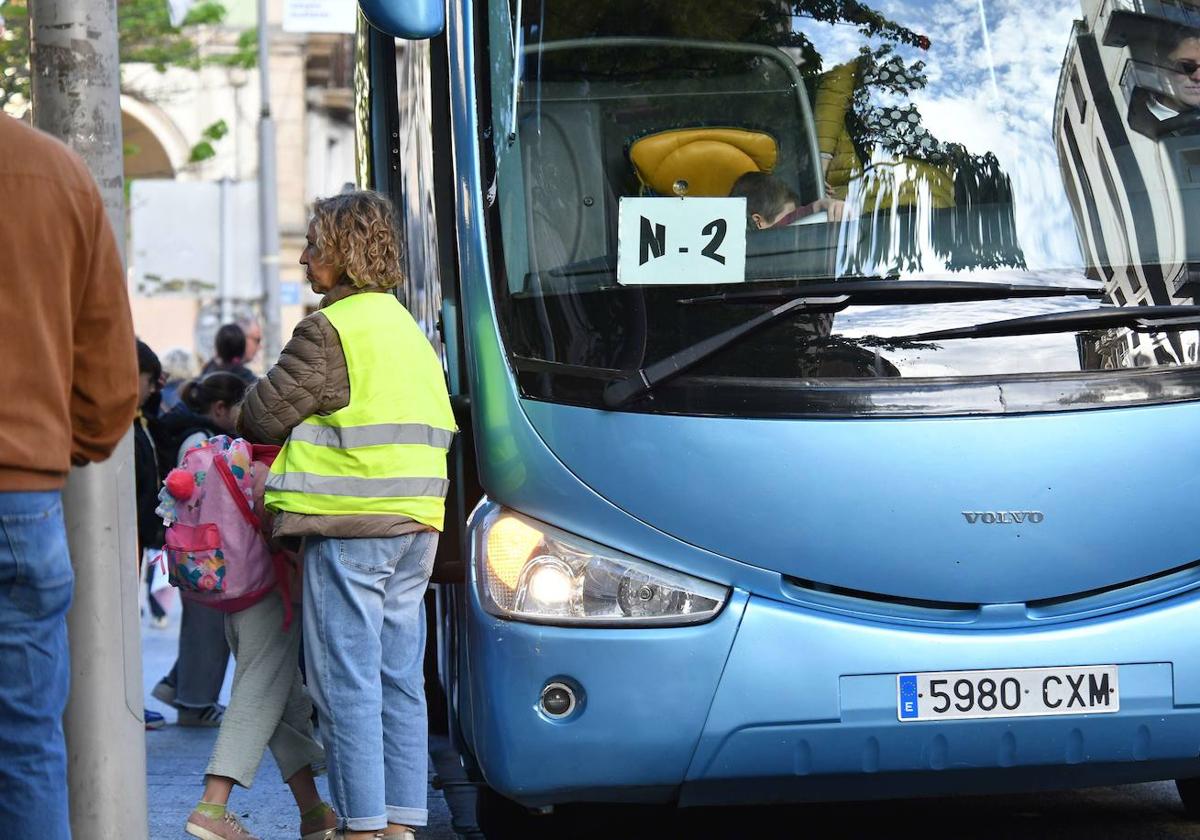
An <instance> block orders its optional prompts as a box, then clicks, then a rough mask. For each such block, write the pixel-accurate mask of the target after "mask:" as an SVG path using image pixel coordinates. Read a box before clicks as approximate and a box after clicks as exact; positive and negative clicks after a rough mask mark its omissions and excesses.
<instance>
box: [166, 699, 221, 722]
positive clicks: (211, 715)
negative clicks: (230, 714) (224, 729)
mask: <svg viewBox="0 0 1200 840" xmlns="http://www.w3.org/2000/svg"><path fill="white" fill-rule="evenodd" d="M176 708H177V709H179V715H178V716H177V717H176V718H175V723H176V724H177V725H179V726H220V725H221V717H222V715H224V714H225V707H224V706H222V705H221V704H220V703H213V704H211V705H208V706H202V707H200V708H199V709H193V708H192V707H190V706H176Z"/></svg>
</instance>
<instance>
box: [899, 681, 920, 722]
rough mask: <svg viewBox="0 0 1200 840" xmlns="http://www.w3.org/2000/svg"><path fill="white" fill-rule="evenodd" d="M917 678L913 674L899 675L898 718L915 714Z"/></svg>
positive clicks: (913, 716) (904, 718)
mask: <svg viewBox="0 0 1200 840" xmlns="http://www.w3.org/2000/svg"><path fill="white" fill-rule="evenodd" d="M917 713H918V711H917V678H916V676H915V675H914V674H901V675H900V719H901V720H906V719H907V718H915V717H916V716H917Z"/></svg>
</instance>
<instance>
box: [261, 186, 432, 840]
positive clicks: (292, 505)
mask: <svg viewBox="0 0 1200 840" xmlns="http://www.w3.org/2000/svg"><path fill="white" fill-rule="evenodd" d="M394 212H395V211H394V210H393V208H392V205H391V203H390V202H389V201H388V200H387V199H386V198H384V197H382V196H380V195H378V194H376V193H372V192H365V191H358V192H350V193H343V194H340V195H337V196H334V197H332V198H326V199H322V200H319V201H317V202H316V205H315V207H314V211H313V218H312V222H311V223H310V224H309V228H308V244H307V246H306V247H305V249H304V252H303V254H302V255H301V257H300V263H301V264H302V265H304V266H305V276H306V278H307V280H308V282H309V284H310V286H311V287H312V289H313V291H314V292H317V293H318V294H322V295H324V299H323V300H322V308H321V309H320V310H319V311H317V312H315V313H313V314H312V315H309V316H308V317H307V318H305V319H303V320H302V321H301V322H300V323H299V324H298V325H297V327H296V330H295V332H294V333H293V335H292V338H291V340H290V341H289V342H288V345H287V347H286V348H284V350H283V353H282V355H281V356H280V358H279V361H278V363H277V364H276V365H275V366H274V367H273V368H271V370H270V371H269V372H268V373H267V375H266V377H265V378H263V379H261V380H259V382H258V383H257V384H256V385H255V386H254V387H253V388H252V389H251V390H250V392H249V393H248V394H247V396H246V400H245V402H244V403H243V407H242V414H241V416H240V418H239V428H240V429H241V431H242V435H243V437H248V438H250V439H252V440H255V441H256V442H261V443H282V444H283V449H282V451H281V452H280V454H279V457H278V458H276V460H275V463H274V465H273V466H272V468H271V474H270V476H269V477H268V479H267V492H266V504H267V507H268V508H269V509H271V510H273V511H274V512H275V514H276V515H275V525H274V535H275V537H276V538H294V537H304V538H305V542H304V545H305V548H304V587H303V588H304V612H303V615H304V655H305V663H306V669H305V672H306V675H307V677H308V683H309V688H310V690H311V691H312V695H313V701H314V703H315V704H316V706H317V708H318V710H319V712H320V720H321V728H322V740H323V741H324V744H325V751H326V755H327V762H328V766H329V789H330V792H331V794H332V798H333V805H334V807H335V808H336V809H337V812H338V814H339V815H341V820H342V825H343V828H342V829H341V830H339V831H338V832H337V833H336V834H335V835H334V836H335V837H337V838H371V837H383V836H386V837H407V838H410V840H411V838H412V837H413V828H415V827H420V826H424V825H426V824H427V823H428V810H427V807H428V803H427V801H426V790H427V778H426V774H427V769H428V751H427V738H428V734H427V731H426V730H427V720H426V708H425V693H424V674H423V668H422V666H423V662H424V651H425V618H424V595H425V590H426V588H427V586H428V583H429V576H430V573H431V571H432V568H433V558H434V553H435V551H436V549H437V541H438V534H439V532H440V531H441V529H442V525H443V519H444V515H445V494H446V489H447V487H448V482H447V479H446V451H447V449H448V448H449V446H450V442H451V440H452V439H453V436H454V432H455V424H454V417H453V414H452V413H451V410H450V401H449V397H448V396H447V393H446V382H445V375H444V373H443V370H442V364H441V361H440V360H439V359H438V356H437V354H436V353H435V352H434V350H433V347H432V346H430V344H429V341H428V339H427V338H426V337H425V334H424V333H423V332H422V331H421V329H420V327H418V326H417V324H416V322H415V321H414V320H413V318H412V316H411V315H409V313H408V311H407V310H406V309H405V308H404V306H403V305H401V303H400V302H399V301H398V300H397V299H396V297H395V294H394V293H393V289H394V287H395V286H396V285H397V284H398V283H399V282H400V280H401V275H400V262H399V253H400V246H399V242H398V237H397V231H396V226H395V216H394ZM383 476H386V478H384V477H383Z"/></svg>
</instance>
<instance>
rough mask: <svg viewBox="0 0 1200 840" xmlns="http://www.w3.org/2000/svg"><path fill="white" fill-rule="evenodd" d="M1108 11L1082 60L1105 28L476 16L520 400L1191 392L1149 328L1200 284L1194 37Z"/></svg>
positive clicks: (1085, 16) (510, 11) (595, 10)
mask: <svg viewBox="0 0 1200 840" xmlns="http://www.w3.org/2000/svg"><path fill="white" fill-rule="evenodd" d="M1115 5H1116V7H1117V9H1116V12H1114V14H1113V15H1112V16H1110V19H1109V21H1108V22H1107V23H1106V24H1105V29H1104V31H1092V28H1091V24H1089V21H1092V22H1093V23H1096V22H1097V21H1098V15H1097V9H1093V8H1092V6H1097V7H1098V6H1099V2H1098V0H1097V2H1095V3H1093V2H1091V0H1083V2H1082V3H1081V2H1080V0H1050V2H1047V3H1039V4H1010V3H1001V2H991V0H983V2H980V3H979V4H972V5H971V6H970V7H969V9H968V10H967V11H964V7H962V5H961V4H959V3H953V2H950V1H949V0H896V2H889V3H882V2H865V3H819V2H813V0H791V2H779V0H597V2H593V3H584V4H581V3H577V2H574V0H539V2H536V3H535V2H525V3H522V2H520V0H491V3H490V5H489V6H487V7H486V12H484V13H481V14H486V32H487V45H488V51H489V52H488V57H487V61H484V62H480V65H481V68H482V69H483V70H484V72H485V73H486V76H485V77H483V78H482V79H481V80H482V82H483V83H484V84H485V91H486V95H487V96H488V102H487V105H486V106H485V109H484V121H485V131H484V136H485V138H487V139H488V144H487V146H488V148H487V149H486V150H485V153H486V154H485V157H486V156H488V155H490V160H488V161H486V163H485V166H486V167H487V169H486V172H485V174H486V175H487V176H488V178H489V180H490V181H491V183H489V184H488V185H487V188H488V196H487V203H488V204H489V220H490V221H489V224H490V227H489V229H490V230H491V232H492V236H493V237H494V238H495V240H496V245H497V247H494V248H493V253H494V254H495V255H496V257H497V259H496V264H495V265H494V266H493V275H494V285H495V295H496V299H497V309H498V312H499V315H500V321H501V329H502V333H503V336H504V339H505V344H506V347H507V350H508V352H509V356H510V360H511V362H512V364H513V366H514V369H515V370H516V371H517V374H518V380H519V383H520V387H521V389H522V392H523V394H524V395H525V396H527V397H532V398H536V399H545V400H552V401H559V402H568V403H575V404H582V405H589V406H596V407H608V408H613V407H616V406H615V404H614V401H613V400H611V399H610V400H609V401H608V402H607V404H606V402H605V399H604V393H605V390H606V388H607V389H608V390H609V391H610V392H611V390H612V389H611V387H610V386H611V385H612V383H614V382H620V381H631V380H640V381H642V382H643V383H644V382H645V381H646V373H645V372H646V371H647V370H650V369H652V368H653V366H654V364H655V363H656V362H659V363H661V364H660V367H661V366H663V365H665V366H667V367H671V366H673V365H676V363H677V361H678V360H681V359H685V360H686V369H685V370H684V369H680V370H672V371H671V375H670V381H669V382H668V381H666V378H664V380H663V384H662V386H661V387H658V388H651V387H641V386H639V387H638V388H637V389H636V391H628V392H627V393H626V395H625V396H624V397H623V398H622V399H621V401H620V406H619V407H620V408H622V410H636V411H674V412H692V411H699V412H715V413H724V414H745V413H756V412H757V413H766V414H771V413H774V412H776V411H778V412H783V413H786V412H787V411H788V403H789V400H791V399H792V398H793V397H794V395H795V394H796V393H798V392H799V391H800V390H802V389H804V388H809V387H813V386H817V385H820V384H821V383H823V382H829V381H837V382H846V381H853V382H854V383H855V386H856V387H863V388H869V387H873V386H881V387H882V386H884V385H886V383H887V381H894V380H896V379H897V378H905V379H921V380H937V381H944V382H946V383H955V382H970V381H978V380H979V379H980V378H982V377H993V378H996V377H1007V376H1026V377H1028V376H1043V375H1044V376H1062V375H1066V374H1070V373H1073V374H1075V375H1076V376H1078V375H1079V373H1080V372H1081V371H1096V372H1099V371H1129V370H1130V369H1135V368H1138V369H1149V368H1164V367H1185V368H1189V367H1192V366H1194V365H1195V363H1196V346H1197V340H1198V335H1197V332H1196V325H1197V323H1198V322H1197V320H1196V317H1195V315H1196V313H1193V312H1190V311H1188V310H1179V314H1180V315H1181V316H1187V317H1178V318H1171V317H1168V316H1170V315H1171V314H1172V313H1170V312H1164V311H1163V310H1162V309H1161V307H1169V306H1181V305H1192V304H1193V303H1194V295H1195V287H1194V281H1200V240H1196V238H1195V237H1196V234H1195V233H1191V232H1190V231H1189V228H1192V227H1200V226H1198V225H1196V224H1195V223H1194V222H1193V224H1192V225H1188V224H1186V222H1185V217H1186V216H1187V214H1188V212H1189V210H1190V201H1191V193H1190V192H1189V191H1188V189H1187V188H1188V186H1189V185H1190V183H1191V181H1190V179H1191V176H1192V174H1193V173H1195V172H1198V171H1200V163H1198V161H1200V110H1198V111H1196V112H1195V114H1196V115H1197V119H1196V120H1192V117H1191V113H1192V108H1194V107H1197V106H1200V94H1197V95H1196V97H1195V98H1196V100H1197V105H1196V106H1189V105H1188V104H1187V98H1188V96H1189V95H1190V93H1189V91H1190V86H1191V85H1194V86H1195V87H1196V89H1197V90H1200V81H1196V82H1194V83H1193V82H1191V75H1190V74H1187V73H1186V70H1187V69H1188V67H1187V66H1186V61H1185V59H1186V55H1185V53H1186V47H1187V45H1188V44H1189V43H1190V42H1189V38H1191V39H1192V40H1194V43H1195V46H1196V47H1197V56H1196V58H1197V59H1198V60H1200V29H1192V28H1190V26H1189V24H1191V23H1195V24H1196V25H1197V26H1200V20H1197V21H1195V22H1192V21H1189V20H1184V19H1182V18H1179V19H1175V18H1168V17H1163V18H1161V19H1160V18H1156V17H1153V16H1151V15H1149V14H1146V13H1144V12H1143V11H1142V10H1141V7H1142V6H1144V5H1145V4H1140V3H1134V2H1132V0H1130V2H1124V0H1117V2H1116V4H1115ZM1117 12H1121V13H1122V14H1124V17H1122V16H1121V14H1117ZM1164 14H1165V13H1164ZM1114 20H1115V21H1117V22H1116V23H1114V22H1113V21H1114ZM1131 20H1132V23H1131V22H1130V21H1131ZM481 22H482V21H481ZM1120 25H1124V26H1125V29H1121V30H1118V28H1117V27H1118V26H1120ZM1181 44H1182V45H1183V47H1181V46H1180V45H1181ZM1190 66H1191V69H1192V70H1193V71H1194V70H1195V68H1196V66H1197V64H1196V63H1195V62H1193V63H1192V64H1191V65H1190ZM1195 75H1196V77H1197V78H1198V79H1200V73H1196V74H1195ZM1148 120H1149V121H1150V122H1149V123H1148V122H1147V121H1148ZM1164 126H1166V127H1165V128H1164ZM1193 149H1194V151H1193ZM1198 179H1200V176H1198ZM1194 218H1195V217H1193V219H1194ZM843 283H844V284H847V285H846V286H845V289H846V290H849V291H848V293H846V294H838V292H840V291H842V287H839V286H838V284H843ZM937 283H945V284H947V286H949V285H951V284H957V287H956V288H955V289H950V288H947V289H943V290H941V292H940V293H939V292H937V291H936V290H934V291H933V292H931V291H930V284H937ZM980 283H986V284H995V287H994V288H989V289H986V290H985V291H984V292H982V293H979V292H977V291H976V290H975V289H974V286H975V284H980ZM1030 287H1044V288H1045V290H1046V293H1045V294H1040V293H1039V292H1038V291H1037V289H1036V288H1035V289H1032V290H1031V289H1030ZM885 289H886V292H887V293H886V294H881V293H880V290H885ZM959 289H967V291H968V293H967V294H960V293H959ZM1013 289H1020V290H1021V291H1020V293H1019V294H1017V293H1013V292H1012V291H1011V290H1013ZM914 290H915V291H914ZM910 292H911V294H910ZM806 296H807V297H809V298H812V299H813V301H815V302H813V301H810V302H809V303H805V304H803V305H791V307H790V308H789V309H788V310H787V311H786V312H783V311H781V312H779V313H777V314H776V315H773V316H771V317H769V318H767V317H762V318H760V317H759V316H762V315H763V313H765V312H767V311H769V310H772V309H774V308H776V307H779V306H780V304H781V303H784V302H787V301H790V300H793V299H795V298H797V297H806ZM1139 305H1142V306H1154V307H1159V308H1158V309H1154V310H1148V313H1150V314H1153V316H1154V317H1153V318H1142V319H1137V318H1120V317H1117V318H1109V317H1100V318H1099V319H1097V318H1093V317H1091V316H1087V317H1082V318H1077V317H1074V316H1071V317H1047V318H1045V319H1043V320H1041V321H1038V322H1037V323H1038V324H1039V326H1038V327H1037V328H1034V329H1029V328H1028V325H1027V323H1025V322H1023V326H1022V328H1021V329H1020V330H1016V331H1015V332H1014V331H1013V330H1009V329H1006V328H1004V327H999V328H996V327H993V326H989V328H988V329H984V330H975V331H970V330H967V329H965V328H970V327H976V326H980V325H993V324H995V322H1003V321H1007V320H1009V319H1029V318H1031V317H1033V318H1035V319H1036V317H1037V316H1054V315H1055V314H1056V313H1076V312H1081V311H1083V310H1096V309H1098V308H1103V307H1123V306H1139ZM756 318H758V322H757V323H756V324H755V325H754V327H753V328H751V329H746V330H745V331H737V332H736V335H733V337H732V338H731V339H730V340H723V341H722V343H721V344H720V346H719V347H716V348H709V351H706V352H703V353H700V354H697V353H694V352H692V348H695V347H696V346H698V345H703V344H704V342H706V341H708V340H709V339H710V338H711V337H713V336H717V335H722V334H725V335H726V337H727V338H728V337H729V336H730V331H731V330H732V329H734V328H736V327H738V326H739V325H743V324H747V323H748V322H750V321H752V320H754V319H756ZM752 392H753V393H754V394H755V397H754V398H753V399H748V398H747V394H750V393H752ZM764 394H766V395H768V396H764ZM610 396H611V393H610ZM751 406H752V407H751Z"/></svg>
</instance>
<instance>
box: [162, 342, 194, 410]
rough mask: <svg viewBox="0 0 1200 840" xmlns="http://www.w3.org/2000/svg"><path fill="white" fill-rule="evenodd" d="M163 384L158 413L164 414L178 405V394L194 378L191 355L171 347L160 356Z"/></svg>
mask: <svg viewBox="0 0 1200 840" xmlns="http://www.w3.org/2000/svg"><path fill="white" fill-rule="evenodd" d="M162 367H163V378H164V380H165V381H164V382H163V384H162V388H161V389H160V391H159V397H160V401H161V402H160V405H159V413H160V414H166V413H168V412H169V411H171V409H173V408H175V406H177V405H179V392H180V391H181V390H182V389H183V386H184V385H186V384H187V383H188V382H191V381H192V380H193V379H194V378H195V377H196V362H195V358H194V357H193V355H192V354H191V353H190V352H188V351H187V350H185V349H183V348H182V347H173V348H171V349H170V350H168V351H167V352H166V353H164V354H163V356H162Z"/></svg>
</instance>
